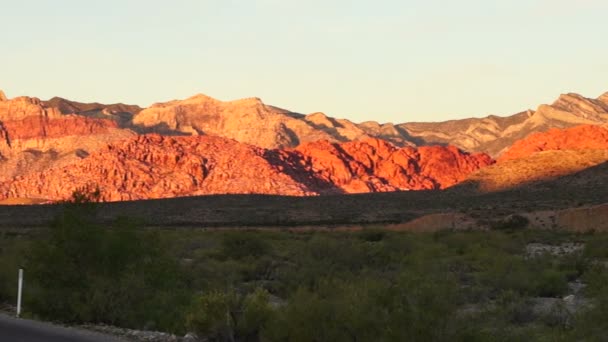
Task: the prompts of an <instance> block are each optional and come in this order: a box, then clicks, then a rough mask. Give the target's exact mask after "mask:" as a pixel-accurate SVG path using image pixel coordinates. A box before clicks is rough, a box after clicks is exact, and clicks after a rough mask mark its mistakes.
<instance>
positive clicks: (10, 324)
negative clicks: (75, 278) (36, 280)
mask: <svg viewBox="0 0 608 342" xmlns="http://www.w3.org/2000/svg"><path fill="white" fill-rule="evenodd" d="M80 341H82V342H118V341H124V340H121V339H118V338H116V337H113V336H107V335H102V334H98V333H95V332H90V331H86V330H80V329H75V328H65V327H60V326H56V325H52V324H49V323H43V322H37V321H31V320H27V319H17V318H14V317H10V316H7V315H5V314H0V342H80Z"/></svg>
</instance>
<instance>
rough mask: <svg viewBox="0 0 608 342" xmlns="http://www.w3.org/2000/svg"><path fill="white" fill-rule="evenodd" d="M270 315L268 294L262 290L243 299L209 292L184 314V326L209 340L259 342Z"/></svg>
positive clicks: (272, 312)
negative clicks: (185, 317)
mask: <svg viewBox="0 0 608 342" xmlns="http://www.w3.org/2000/svg"><path fill="white" fill-rule="evenodd" d="M274 314H275V312H274V310H273V309H272V307H271V306H270V304H269V303H268V293H267V292H266V291H264V290H262V289H256V290H255V291H254V292H253V293H250V294H248V295H247V296H242V295H239V294H238V293H236V292H235V291H227V292H221V291H211V292H209V293H206V294H203V295H201V296H199V297H198V298H197V300H196V302H195V304H194V305H193V307H192V308H191V309H190V311H189V313H188V315H187V326H188V328H189V329H191V330H192V331H194V332H196V333H197V334H198V335H199V336H204V337H205V338H206V339H208V340H210V341H218V342H220V341H259V340H260V335H261V334H262V333H263V330H264V329H266V328H267V325H268V324H269V323H270V322H271V320H272V318H273V317H274Z"/></svg>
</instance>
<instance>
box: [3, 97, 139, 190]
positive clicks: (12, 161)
mask: <svg viewBox="0 0 608 342" xmlns="http://www.w3.org/2000/svg"><path fill="white" fill-rule="evenodd" d="M0 95H2V96H0V155H1V158H2V161H1V162H0V180H8V179H11V178H12V177H15V176H20V175H26V174H28V173H31V172H38V171H42V170H45V169H48V168H50V167H59V166H62V165H67V164H69V163H72V162H75V161H77V160H80V159H82V158H84V157H86V156H87V155H88V154H89V153H91V152H93V151H96V150H98V149H100V148H102V147H103V146H105V145H107V144H108V143H109V142H112V141H117V140H121V139H126V138H129V137H132V136H134V135H135V133H134V132H132V131H130V130H126V129H122V128H120V127H119V123H117V122H116V121H115V120H111V119H96V118H90V117H85V116H81V115H72V114H68V115H65V114H63V113H62V112H61V111H60V110H59V109H58V108H56V107H49V106H48V105H47V104H45V103H44V102H42V101H40V100H39V99H37V98H30V97H17V98H14V99H12V100H8V99H7V98H6V97H5V96H4V95H3V94H0Z"/></svg>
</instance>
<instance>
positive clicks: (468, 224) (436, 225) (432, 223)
mask: <svg viewBox="0 0 608 342" xmlns="http://www.w3.org/2000/svg"><path fill="white" fill-rule="evenodd" d="M386 228H387V229H391V230H407V231H416V232H435V231H438V230H446V229H449V230H471V229H485V228H487V227H484V226H482V225H480V224H479V222H478V221H477V220H475V219H474V218H472V217H470V216H468V215H465V214H462V213H441V214H430V215H425V216H422V217H419V218H416V219H413V220H411V221H409V222H406V223H399V224H389V225H387V226H386Z"/></svg>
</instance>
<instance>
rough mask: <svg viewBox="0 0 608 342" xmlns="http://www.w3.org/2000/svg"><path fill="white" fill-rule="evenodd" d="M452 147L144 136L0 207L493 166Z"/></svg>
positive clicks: (335, 188) (406, 178)
mask: <svg viewBox="0 0 608 342" xmlns="http://www.w3.org/2000/svg"><path fill="white" fill-rule="evenodd" d="M492 162H493V161H492V159H491V158H490V157H488V156H487V155H483V154H477V155H470V154H467V153H464V152H462V151H460V150H458V149H456V148H454V147H425V148H420V149H414V148H411V147H406V148H401V149H399V148H396V147H394V146H393V145H391V144H388V143H387V142H384V141H381V140H377V139H368V140H364V141H358V142H347V143H343V144H332V143H329V142H327V141H320V142H315V143H310V144H305V145H302V146H300V147H298V148H297V149H289V150H266V149H262V148H259V147H255V146H251V145H247V144H243V143H239V142H237V141H235V140H231V139H226V138H220V137H215V136H193V137H166V136H160V135H144V136H139V137H136V138H133V139H128V140H123V141H120V142H116V143H113V144H110V145H108V146H107V148H105V149H103V150H100V151H98V152H95V153H92V154H91V155H90V156H89V157H87V158H85V159H83V160H81V161H79V162H78V163H74V164H71V165H68V166H66V167H61V168H51V169H48V170H45V171H43V172H40V173H35V174H28V175H26V176H20V177H16V178H15V179H14V180H13V181H8V182H4V183H1V184H0V199H5V198H42V199H50V200H60V199H65V198H68V197H69V196H70V195H71V194H72V192H73V191H74V190H75V189H77V188H94V187H96V186H99V187H100V190H101V192H102V194H103V199H104V200H106V201H117V200H133V199H147V198H168V197H178V196H192V195H202V194H226V193H232V194H249V193H258V194H282V195H316V194H331V193H344V192H375V191H393V190H410V189H411V190H419V189H438V188H445V187H448V186H451V185H453V184H455V183H456V182H458V181H460V180H462V179H464V178H465V177H466V176H467V175H468V174H469V173H470V172H473V171H475V170H477V169H479V168H480V167H483V166H486V165H488V164H490V163H492Z"/></svg>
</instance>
